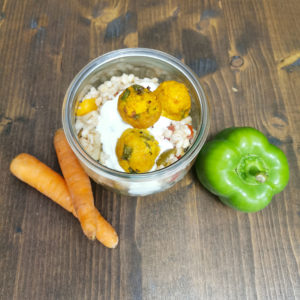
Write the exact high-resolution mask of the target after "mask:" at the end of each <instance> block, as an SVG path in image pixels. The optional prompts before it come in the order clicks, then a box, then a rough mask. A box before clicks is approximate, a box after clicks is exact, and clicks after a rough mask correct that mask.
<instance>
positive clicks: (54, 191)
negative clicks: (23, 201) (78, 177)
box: [10, 153, 118, 248]
mask: <svg viewBox="0 0 300 300" xmlns="http://www.w3.org/2000/svg"><path fill="white" fill-rule="evenodd" d="M10 171H11V172H12V173H13V174H14V175H15V176H16V177H17V178H19V179H20V180H21V181H23V182H25V183H27V184H29V185H30V186H32V187H33V188H35V189H37V190H38V191H39V192H41V193H42V194H44V195H45V196H47V197H49V198H50V199H51V200H53V201H54V202H56V203H57V204H59V205H60V206H62V207H63V208H64V209H66V210H67V211H69V212H72V213H73V215H74V216H75V217H76V218H77V215H76V212H75V210H74V208H73V205H72V201H71V195H70V193H69V190H68V187H67V184H66V182H65V180H64V179H63V177H62V176H61V175H59V174H58V173H56V172H55V171H53V170H52V169H50V168H49V167H48V166H46V165H45V164H44V163H42V162H41V161H39V160H38V159H36V158H35V157H33V156H31V155H30V154H27V153H21V154H19V155H18V156H17V157H15V158H14V159H13V160H12V162H11V164H10ZM96 222H97V234H96V237H97V239H98V240H99V241H100V242H101V243H102V244H103V245H105V246H106V247H109V248H115V247H116V246H117V244H118V235H117V233H116V232H115V230H114V229H113V227H112V226H111V225H110V224H109V223H108V222H107V221H106V220H105V219H104V218H103V217H102V216H101V214H100V213H99V212H98V211H96Z"/></svg>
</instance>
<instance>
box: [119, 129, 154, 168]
mask: <svg viewBox="0 0 300 300" xmlns="http://www.w3.org/2000/svg"><path fill="white" fill-rule="evenodd" d="M159 152H160V148H159V146H158V142H157V141H156V140H155V139H154V137H153V136H152V135H151V134H150V132H149V131H148V130H146V129H138V128H129V129H126V130H125V131H124V132H123V133H122V135H121V137H120V138H119V139H118V141H117V145H116V154H117V157H118V161H119V164H120V166H121V167H122V168H123V169H124V170H125V171H126V172H127V173H144V172H148V171H149V170H151V169H152V167H153V166H154V163H155V160H156V157H157V156H158V154H159Z"/></svg>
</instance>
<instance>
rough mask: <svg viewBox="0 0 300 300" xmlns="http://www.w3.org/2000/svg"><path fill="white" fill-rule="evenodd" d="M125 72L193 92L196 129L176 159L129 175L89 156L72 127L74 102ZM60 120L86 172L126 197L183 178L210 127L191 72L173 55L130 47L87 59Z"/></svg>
mask: <svg viewBox="0 0 300 300" xmlns="http://www.w3.org/2000/svg"><path fill="white" fill-rule="evenodd" d="M123 73H127V74H134V75H135V76H138V77H140V78H144V77H148V78H154V77H156V78H158V79H159V82H162V81H165V80H176V81H179V82H182V83H184V84H185V85H186V87H187V88H188V90H189V93H190V96H191V102H192V104H191V105H192V106H191V113H190V115H191V117H192V120H193V121H192V122H193V124H192V125H193V128H195V129H196V134H195V135H194V138H193V143H192V145H191V146H190V147H189V149H188V150H187V152H186V153H185V155H184V156H183V157H182V158H180V159H179V160H178V161H176V162H175V163H173V164H171V165H170V166H168V167H165V168H163V169H160V170H156V171H152V172H148V173H141V174H129V173H125V172H119V171H116V170H112V169H110V168H107V167H106V166H104V165H101V164H100V163H99V162H97V161H95V160H94V159H93V158H92V157H91V156H89V155H88V154H87V153H86V152H85V150H84V149H83V147H82V146H81V145H80V143H79V141H78V137H77V134H76V131H75V105H76V102H77V101H78V99H80V98H81V97H82V96H83V95H84V94H85V93H86V92H87V91H88V89H89V88H90V87H91V86H94V87H98V86H99V85H100V84H101V83H103V82H105V81H106V80H110V78H111V77H112V76H120V75H122V74H123ZM62 122H63V129H64V132H65V135H66V138H67V140H68V142H69V144H70V146H71V148H72V150H73V151H74V153H75V155H76V156H77V158H78V159H79V161H80V162H81V164H82V166H83V168H84V169H85V171H86V172H87V174H88V175H89V176H90V177H91V178H92V179H93V180H94V181H95V182H97V183H99V184H101V185H103V186H105V187H106V188H108V189H110V190H113V191H116V192H119V193H121V194H125V195H129V196H145V195H149V194H153V193H157V192H160V191H163V190H166V189H168V188H170V187H171V186H173V185H174V184H175V183H176V182H178V181H179V180H181V179H182V178H183V177H184V176H185V175H186V173H187V172H188V171H189V169H190V168H191V166H192V164H193V162H194V160H195V158H196V156H197V154H198V153H199V151H200V149H201V147H202V146H203V144H204V142H205V140H206V137H207V134H208V130H209V109H208V103H207V99H206V97H205V95H204V92H203V89H202V87H201V85H200V83H199V81H198V79H197V76H196V75H195V74H194V72H193V71H192V70H191V69H190V68H189V67H187V66H186V65H184V64H183V63H182V62H181V61H179V60H178V59H176V58H175V57H173V56H171V55H169V54H166V53H164V52H161V51H157V50H153V49H145V48H128V49H121V50H116V51H112V52H109V53H106V54H104V55H102V56H100V57H98V58H96V59H94V60H93V61H91V62H90V63H89V64H87V65H86V66H85V67H84V68H83V69H82V70H81V71H80V72H79V73H78V74H77V75H76V76H75V78H74V80H73V81H72V82H71V84H70V86H69V88H68V90H67V92H66V95H65V98H64V103H63V108H62Z"/></svg>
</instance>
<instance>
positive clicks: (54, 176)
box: [10, 153, 76, 215]
mask: <svg viewBox="0 0 300 300" xmlns="http://www.w3.org/2000/svg"><path fill="white" fill-rule="evenodd" d="M10 171H11V172H12V173H13V174H14V175H15V176H16V177H17V178H19V179H20V180H22V181H24V182H26V183H27V184H29V185H30V186H32V187H33V188H35V189H37V190H38V191H39V192H41V193H42V194H44V195H45V196H47V197H49V198H50V199H52V200H53V201H54V202H56V203H57V204H59V205H60V206H62V207H63V208H64V209H66V210H67V211H69V212H72V213H73V214H74V215H76V214H75V211H74V209H73V205H72V202H71V196H70V193H69V191H68V187H67V185H66V182H65V180H64V179H63V177H62V176H61V175H59V174H58V173H56V172H55V171H53V170H52V169H50V168H49V167H48V166H46V165H45V164H43V163H42V162H41V161H39V160H38V159H36V158H35V157H33V156H32V155H30V154H27V153H21V154H19V155H18V156H16V157H15V158H14V159H13V160H12V162H11V164H10Z"/></svg>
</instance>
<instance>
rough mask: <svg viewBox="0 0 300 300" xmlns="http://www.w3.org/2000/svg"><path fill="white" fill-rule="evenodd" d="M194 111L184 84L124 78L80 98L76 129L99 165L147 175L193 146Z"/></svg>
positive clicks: (121, 77)
mask: <svg viewBox="0 0 300 300" xmlns="http://www.w3.org/2000/svg"><path fill="white" fill-rule="evenodd" d="M190 110H191V98H190V95H189V92H188V89H187V88H186V86H185V85H184V84H183V83H180V82H177V81H172V80H170V81H163V82H161V83H159V80H158V79H157V78H143V79H141V78H139V77H137V76H135V75H133V74H123V75H122V76H113V77H111V78H110V80H108V81H105V82H104V83H103V84H101V85H100V86H99V87H90V88H89V90H88V92H87V93H86V94H85V95H84V96H83V97H82V98H81V99H79V101H78V102H77V104H76V110H75V114H76V120H75V129H76V133H77V135H78V139H79V142H80V144H81V145H82V147H83V149H84V150H85V151H86V152H87V153H88V154H89V155H90V156H91V157H92V158H93V159H94V160H96V161H98V162H99V163H100V164H102V165H104V166H106V167H108V168H111V169H113V170H117V171H120V172H127V173H146V172H152V171H155V170H158V169H161V168H165V167H167V166H169V165H170V164H173V163H174V162H176V161H177V160H179V159H180V158H181V157H182V156H183V155H184V154H185V152H186V151H187V150H188V148H189V147H190V146H191V144H192V142H193V137H194V136H195V129H194V128H193V127H192V118H191V116H190Z"/></svg>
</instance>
